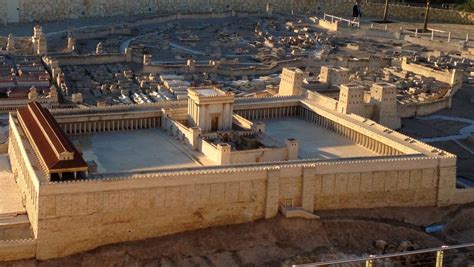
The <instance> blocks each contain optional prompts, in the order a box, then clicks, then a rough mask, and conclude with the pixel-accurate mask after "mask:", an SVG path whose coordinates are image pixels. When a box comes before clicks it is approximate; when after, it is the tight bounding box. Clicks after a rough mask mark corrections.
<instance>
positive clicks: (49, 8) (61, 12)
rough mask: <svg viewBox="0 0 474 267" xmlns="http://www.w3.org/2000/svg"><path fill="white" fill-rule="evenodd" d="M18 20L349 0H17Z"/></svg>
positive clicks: (434, 14) (343, 8) (378, 12)
mask: <svg viewBox="0 0 474 267" xmlns="http://www.w3.org/2000/svg"><path fill="white" fill-rule="evenodd" d="M17 1H19V17H20V22H32V21H56V20H64V19H77V18H88V17H104V16H133V15H144V14H145V15H153V14H158V13H178V12H181V13H192V12H209V11H210V10H213V11H216V12H230V11H231V10H235V11H249V12H256V11H260V12H264V11H265V9H266V5H267V3H269V2H271V3H273V6H274V10H275V12H291V11H292V10H293V11H295V12H299V13H301V12H308V11H309V12H312V13H316V14H323V13H324V12H326V13H329V14H333V15H338V16H345V17H351V16H352V5H353V1H340V0H324V1H317V0H290V1H288V0H272V1H269V0H180V1H175V0H136V1H112V0H69V1H63V0H17ZM383 7H384V5H383V4H375V3H370V4H362V10H363V15H364V16H365V17H380V18H381V17H382V14H383ZM0 14H4V16H2V18H6V17H7V16H6V14H7V1H6V0H0ZM423 16H424V8H423V7H409V6H397V5H391V6H390V9H389V18H392V19H398V20H414V19H415V20H418V21H420V22H421V21H423ZM430 20H431V21H437V22H448V23H470V24H473V23H474V14H473V13H466V12H459V11H454V10H443V9H432V10H431V12H430Z"/></svg>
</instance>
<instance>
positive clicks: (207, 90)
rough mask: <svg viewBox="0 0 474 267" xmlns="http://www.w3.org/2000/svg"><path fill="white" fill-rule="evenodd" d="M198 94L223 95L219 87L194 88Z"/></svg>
mask: <svg viewBox="0 0 474 267" xmlns="http://www.w3.org/2000/svg"><path fill="white" fill-rule="evenodd" d="M194 91H196V92H197V93H198V94H199V95H200V96H219V95H225V93H224V92H222V91H221V90H219V89H216V88H203V89H194Z"/></svg>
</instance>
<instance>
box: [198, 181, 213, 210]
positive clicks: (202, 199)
mask: <svg viewBox="0 0 474 267" xmlns="http://www.w3.org/2000/svg"><path fill="white" fill-rule="evenodd" d="M196 193H197V195H198V205H199V206H205V205H207V204H209V201H210V194H211V185H209V184H198V185H196Z"/></svg>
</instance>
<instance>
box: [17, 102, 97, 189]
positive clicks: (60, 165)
mask: <svg viewBox="0 0 474 267" xmlns="http://www.w3.org/2000/svg"><path fill="white" fill-rule="evenodd" d="M17 118H18V122H19V124H20V126H21V129H22V130H23V132H24V133H25V135H26V137H27V138H28V141H29V143H30V144H31V146H32V148H33V151H34V152H35V154H36V157H37V159H38V161H39V163H40V165H41V167H42V170H43V172H44V174H45V176H46V177H48V178H49V179H48V180H49V181H62V180H70V179H78V178H84V177H85V176H86V175H87V172H88V167H87V164H86V163H85V161H84V159H83V158H82V156H81V155H80V154H79V152H78V151H77V149H76V148H75V147H74V145H73V144H72V143H71V142H70V141H69V139H68V138H67V136H66V134H65V133H64V131H63V130H62V129H61V127H60V126H59V125H58V123H57V122H56V120H55V119H54V118H53V116H52V115H51V113H49V111H48V110H47V109H45V108H43V107H42V106H41V105H40V104H39V103H38V102H34V101H33V102H31V103H29V104H28V106H27V107H25V108H21V109H19V110H18V112H17Z"/></svg>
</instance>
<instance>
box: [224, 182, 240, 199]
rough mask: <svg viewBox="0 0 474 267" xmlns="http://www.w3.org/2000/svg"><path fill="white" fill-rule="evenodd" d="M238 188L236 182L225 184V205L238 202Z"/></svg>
mask: <svg viewBox="0 0 474 267" xmlns="http://www.w3.org/2000/svg"><path fill="white" fill-rule="evenodd" d="M239 188H240V185H239V183H238V182H234V183H226V184H225V201H226V202H227V203H236V202H239Z"/></svg>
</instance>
